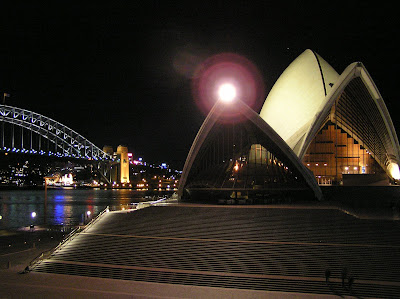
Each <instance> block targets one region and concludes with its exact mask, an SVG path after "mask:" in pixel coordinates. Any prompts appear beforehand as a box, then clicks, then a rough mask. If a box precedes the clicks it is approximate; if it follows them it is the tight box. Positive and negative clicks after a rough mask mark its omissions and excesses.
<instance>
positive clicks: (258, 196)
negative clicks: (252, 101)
mask: <svg viewBox="0 0 400 299" xmlns="http://www.w3.org/2000/svg"><path fill="white" fill-rule="evenodd" d="M227 113H228V114H235V115H236V120H234V121H229V122H227V121H224V117H223V116H224V115H225V114H227ZM399 148H400V147H399V141H398V138H397V135H396V132H395V129H394V126H393V123H392V120H391V118H390V115H389V112H388V110H387V108H386V106H385V103H384V101H383V99H382V96H381V94H380V93H379V90H378V88H377V87H376V85H375V83H374V81H373V79H372V78H371V76H370V75H369V73H368V71H367V70H366V68H365V67H364V65H363V64H362V63H360V62H355V63H352V64H350V65H349V66H348V67H347V68H346V69H345V70H344V71H343V73H342V74H338V73H337V72H336V71H335V70H334V69H333V68H332V67H331V66H330V65H329V64H328V63H327V62H326V61H325V60H324V59H323V58H322V57H320V56H319V55H318V54H317V53H315V52H314V51H312V50H306V51H304V52H303V53H302V54H301V55H300V56H299V57H298V58H297V59H295V60H294V61H293V62H292V63H291V64H290V65H289V66H288V67H287V68H286V70H285V71H284V72H283V73H282V75H281V76H280V77H279V79H278V80H277V81H276V83H275V85H274V86H273V88H272V89H271V91H270V92H269V94H268V96H267V98H266V100H265V103H264V105H263V107H262V109H261V112H260V113H257V112H255V111H254V110H252V109H251V108H250V107H249V106H248V105H246V104H245V103H244V102H242V101H240V99H236V100H235V101H233V102H232V103H229V104H227V103H224V102H223V101H218V102H217V103H216V104H215V105H214V107H213V108H212V109H211V111H210V112H209V114H208V116H207V118H206V119H205V121H204V123H203V125H202V126H201V128H200V130H199V132H198V134H197V136H196V138H195V140H194V142H193V144H192V147H191V149H190V152H189V154H188V157H187V159H186V163H185V166H184V169H183V173H182V178H181V184H180V188H179V191H178V194H179V196H180V197H181V198H194V197H196V196H198V195H204V194H207V196H208V197H210V196H211V197H214V198H215V199H218V200H239V201H240V200H242V201H252V202H253V201H256V202H263V201H268V200H269V199H270V198H271V197H274V196H278V194H279V196H286V197H289V198H291V197H293V196H298V195H300V194H303V195H305V196H310V195H313V196H314V197H315V198H317V199H321V198H322V191H321V187H320V186H335V185H345V186H346V185H353V186H355V185H356V186H360V185H388V184H393V183H396V180H399V179H400V172H399V158H400V154H399ZM282 194H283V195H282Z"/></svg>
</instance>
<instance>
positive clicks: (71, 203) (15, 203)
mask: <svg viewBox="0 0 400 299" xmlns="http://www.w3.org/2000/svg"><path fill="white" fill-rule="evenodd" d="M143 196H144V194H143V193H138V192H136V191H133V190H129V189H108V190H102V189H48V190H46V191H45V190H1V191H0V216H1V217H0V218H1V219H0V230H2V229H7V230H8V229H20V228H24V227H25V228H26V227H29V226H30V225H32V224H33V225H35V226H41V225H49V226H53V225H54V226H74V225H79V224H80V223H83V222H87V221H88V220H90V219H91V218H92V217H95V216H96V215H97V214H98V213H100V212H101V211H102V210H104V209H105V208H106V207H107V206H110V207H118V206H121V205H122V206H125V205H129V204H131V203H137V202H141V201H145V200H148V199H146V198H144V197H143Z"/></svg>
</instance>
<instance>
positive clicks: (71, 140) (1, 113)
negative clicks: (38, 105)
mask: <svg viewBox="0 0 400 299" xmlns="http://www.w3.org/2000/svg"><path fill="white" fill-rule="evenodd" d="M0 121H2V122H5V123H10V124H14V125H17V126H20V127H22V128H25V129H28V130H30V131H32V132H34V133H36V134H38V135H40V136H42V137H44V138H46V139H48V140H49V141H50V142H52V143H54V144H55V148H56V152H55V153H52V152H49V153H47V154H49V155H54V156H58V157H73V158H82V159H87V160H112V157H111V156H110V155H109V154H107V153H105V152H104V151H103V150H101V149H100V148H99V147H97V146H96V145H95V144H93V143H92V142H90V141H89V140H87V139H86V138H85V137H83V136H82V135H80V134H79V133H77V132H76V131H74V130H72V129H71V128H69V127H67V126H64V125H63V124H61V123H59V122H57V121H55V120H53V119H51V118H49V117H46V116H44V115H41V114H38V113H35V112H32V111H29V110H26V109H21V108H17V107H13V106H7V105H0ZM2 133H3V134H4V132H2ZM2 146H3V148H1V149H2V150H6V148H5V147H4V144H2ZM26 152H27V153H37V151H36V150H32V149H31V150H30V151H28V150H27V151H26Z"/></svg>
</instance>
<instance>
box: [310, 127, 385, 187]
mask: <svg viewBox="0 0 400 299" xmlns="http://www.w3.org/2000/svg"><path fill="white" fill-rule="evenodd" d="M303 163H304V165H305V166H307V168H308V169H310V170H311V171H312V172H313V173H314V175H315V178H316V180H317V181H318V184H320V185H332V184H341V182H342V181H343V174H376V173H377V172H383V170H382V169H381V167H380V166H379V164H378V163H377V162H376V161H375V159H374V158H373V157H372V155H371V153H370V152H369V151H368V150H367V149H365V148H364V147H363V146H362V145H361V144H359V143H358V142H357V141H356V140H355V139H354V138H353V137H352V136H351V135H350V134H349V133H348V132H346V131H344V130H343V129H341V128H340V127H339V126H337V125H336V124H334V123H332V122H330V121H328V123H327V124H326V125H325V126H324V127H323V128H322V129H321V130H320V131H319V133H318V134H317V135H316V136H315V138H314V140H313V141H312V142H311V144H310V146H309V147H308V150H307V152H306V154H305V156H304V158H303Z"/></svg>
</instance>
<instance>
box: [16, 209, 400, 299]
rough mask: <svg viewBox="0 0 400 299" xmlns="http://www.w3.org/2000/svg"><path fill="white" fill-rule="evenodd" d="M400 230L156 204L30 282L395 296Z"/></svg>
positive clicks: (399, 281) (110, 219) (73, 247)
mask: <svg viewBox="0 0 400 299" xmlns="http://www.w3.org/2000/svg"><path fill="white" fill-rule="evenodd" d="M399 228H400V223H399V221H393V220H384V219H359V218H356V217H353V216H351V215H348V214H345V213H343V212H341V211H339V210H338V209H335V208H334V207H328V206H313V207H310V206H308V207H305V206H297V207H296V206H295V207H293V206H292V207H284V206H275V207H273V206H209V205H184V204H178V205H164V206H153V207H150V208H146V209H141V210H136V211H133V212H132V211H123V212H111V213H108V214H105V216H103V217H102V218H101V219H100V220H99V221H98V222H97V223H96V224H94V225H93V226H91V227H90V228H88V229H87V230H85V231H84V232H83V233H81V234H79V235H78V236H77V237H76V238H74V239H73V240H72V241H70V242H69V243H68V244H66V245H65V246H64V247H63V248H61V249H60V250H58V251H56V252H55V253H54V254H53V255H52V256H51V257H50V258H49V259H47V260H44V261H42V262H41V263H40V264H38V265H37V266H36V267H35V268H34V270H33V272H31V273H30V274H28V275H26V276H25V277H32V279H33V281H37V280H38V277H41V279H46V281H48V282H49V283H46V284H45V285H43V283H42V288H47V289H51V290H53V291H55V290H57V284H56V281H57V277H60V280H61V279H62V281H70V282H71V285H69V286H68V287H67V286H66V285H65V283H63V284H61V285H60V290H65V291H66V292H69V291H71V292H73V294H78V293H79V290H81V291H82V292H84V293H85V294H88V292H89V294H91V295H94V294H96V295H106V294H108V295H110V294H113V295H117V296H122V297H123V296H125V295H128V294H127V293H129V294H130V295H132V294H134V295H135V296H138V297H204V298H205V297H208V298H209V297H221V298H223V297H226V298H228V297H229V298H235V297H236V298H246V297H247V298H260V297H266V296H272V297H274V296H276V297H282V296H284V297H292V296H293V297H295V296H297V297H298V296H311V297H313V296H321V295H324V296H337V295H339V296H350V295H352V296H356V297H379V298H395V297H398V295H399V294H400V234H398V231H399ZM328 268H329V269H330V271H331V273H332V274H331V279H330V281H329V283H328V284H327V283H326V281H325V270H326V269H328ZM343 268H346V269H347V270H348V276H349V277H350V276H353V277H354V278H355V281H354V284H353V286H352V289H351V290H350V288H349V286H348V284H347V281H346V283H345V286H344V287H343V286H342V280H341V273H342V270H343ZM54 274H58V275H54ZM74 276H75V277H76V276H79V277H80V278H79V280H73V279H72V277H74ZM35 279H36V280H35ZM82 281H85V282H86V283H89V284H86V285H83V284H82ZM105 283H106V284H107V285H108V287H107V288H106V287H105V286H104V284H105ZM17 284H18V282H15V285H17ZM34 284H35V283H31V285H34ZM96 285H97V286H98V287H95V286H96ZM116 286H121V288H119V287H116ZM133 286H135V287H133ZM146 286H147V287H146ZM60 290H59V291H60ZM107 292H111V293H107ZM112 292H115V294H114V293H112ZM126 292H127V293H126ZM80 294H82V293H80Z"/></svg>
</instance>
